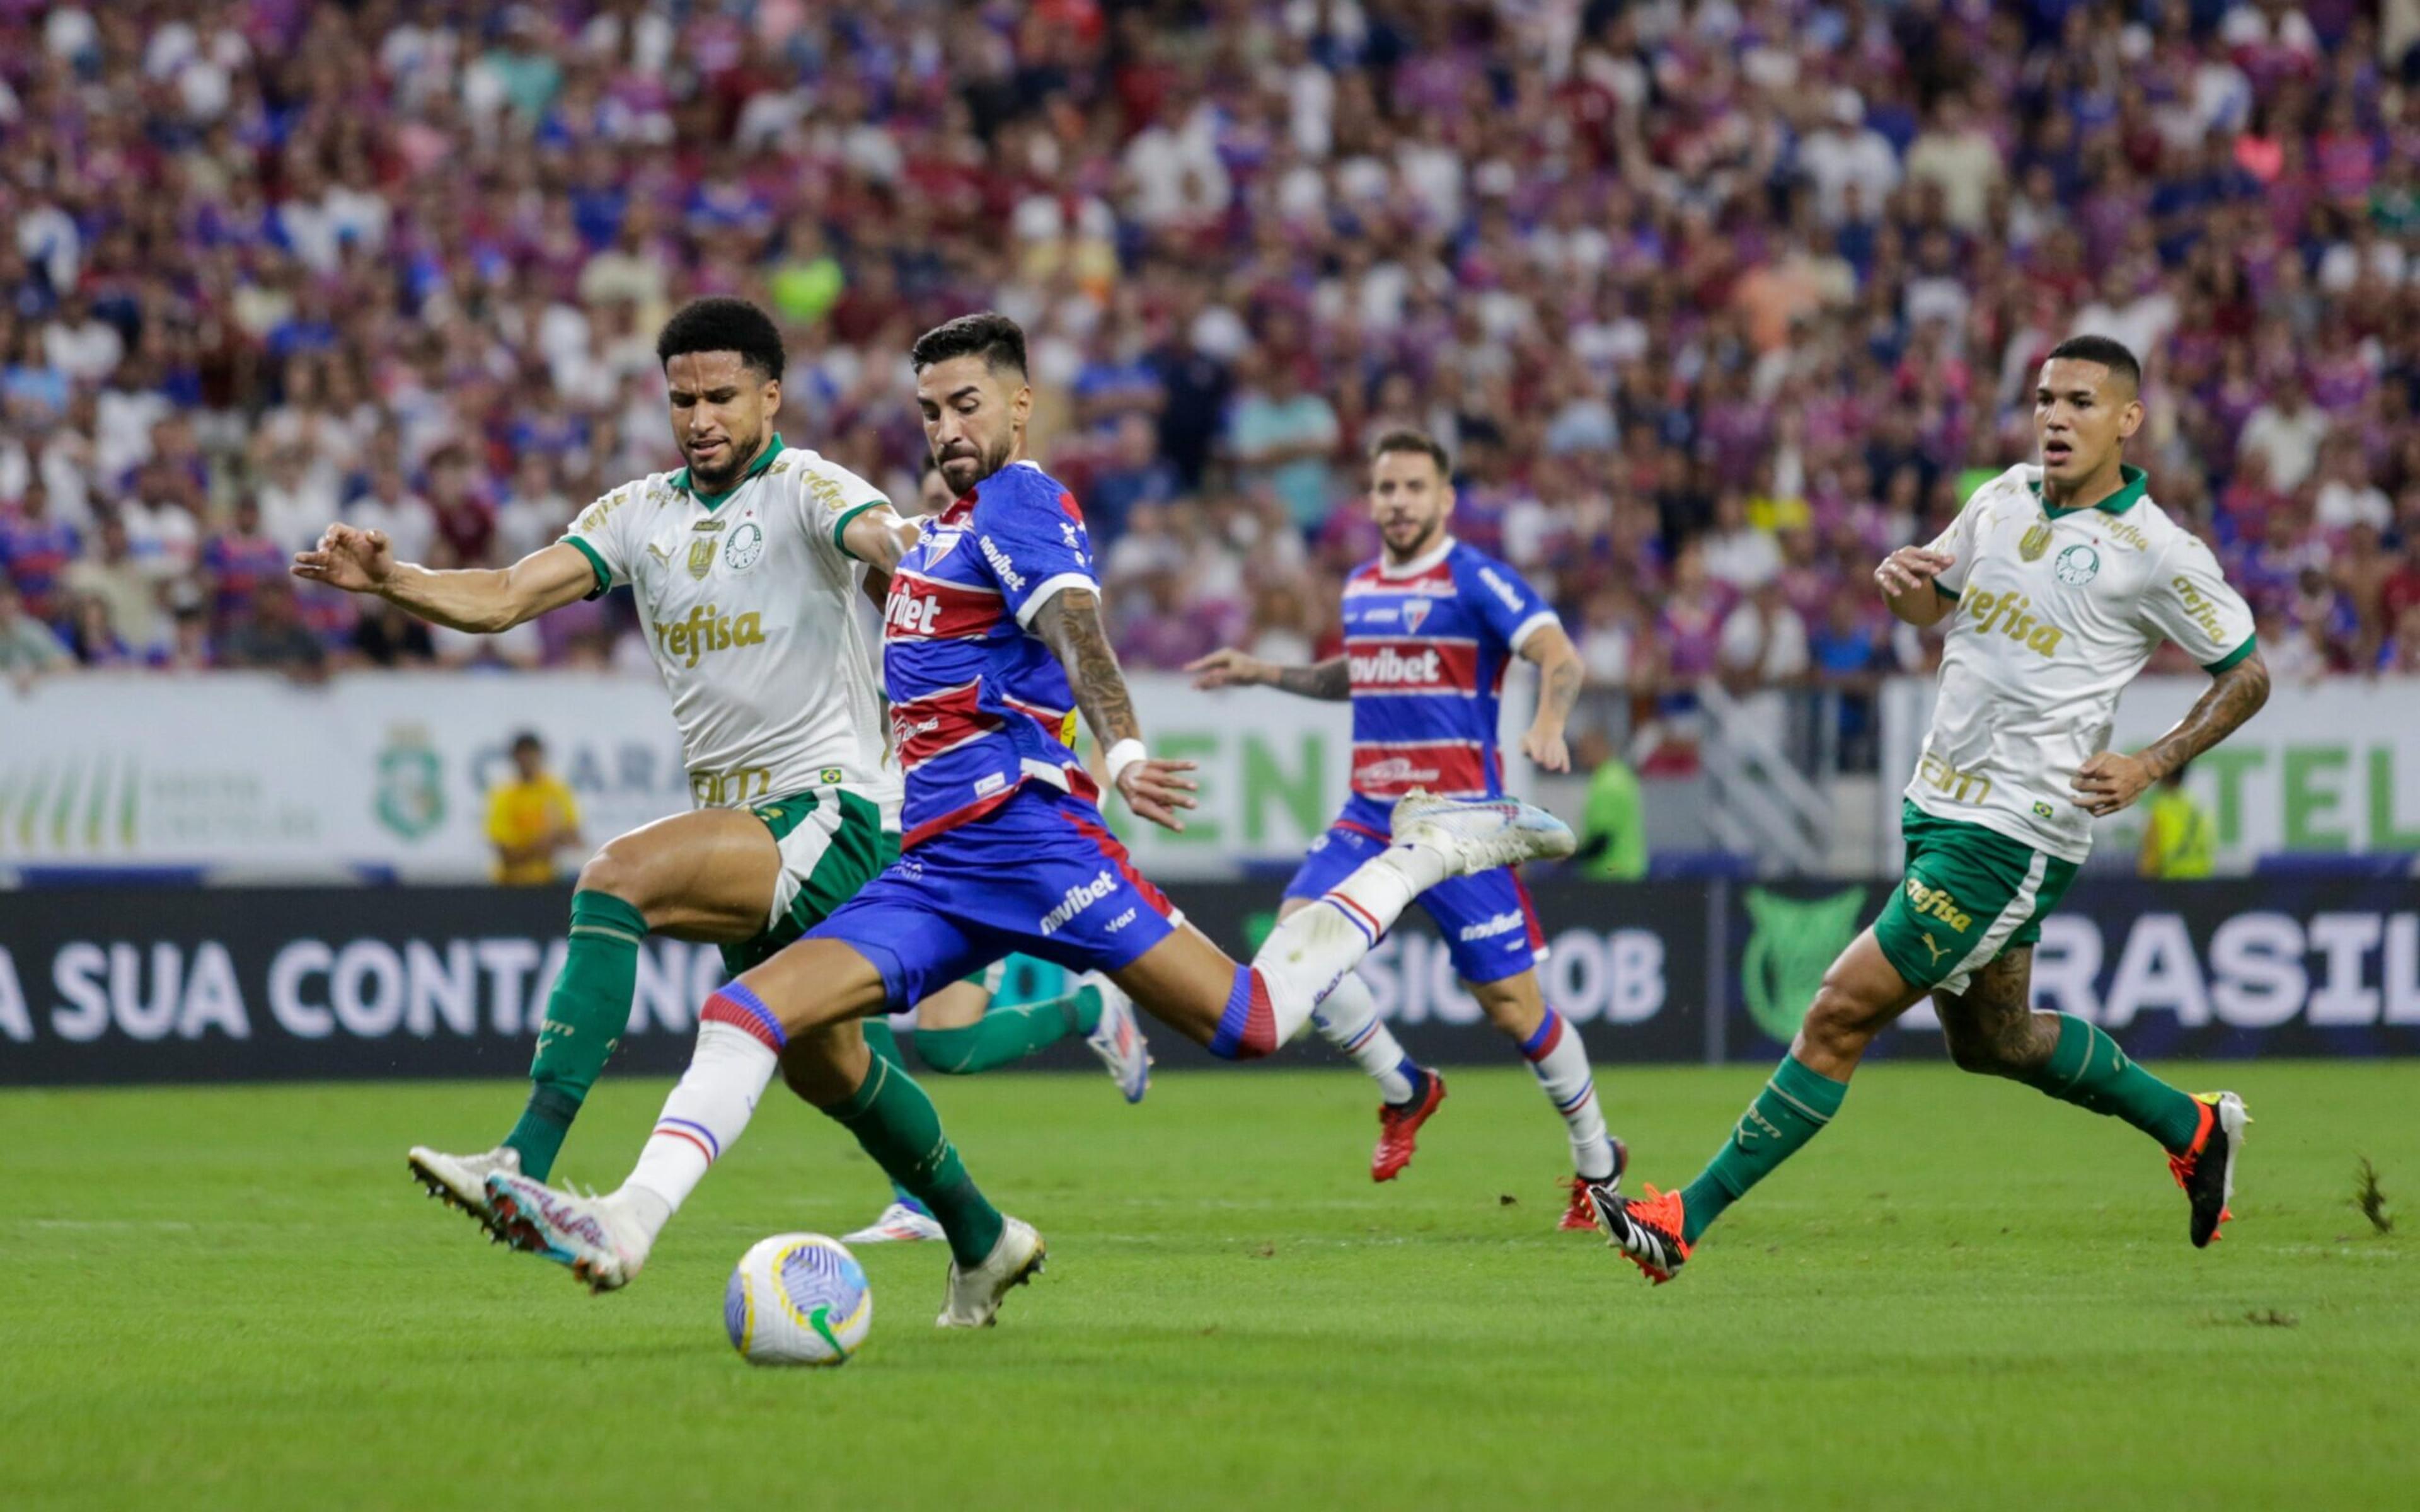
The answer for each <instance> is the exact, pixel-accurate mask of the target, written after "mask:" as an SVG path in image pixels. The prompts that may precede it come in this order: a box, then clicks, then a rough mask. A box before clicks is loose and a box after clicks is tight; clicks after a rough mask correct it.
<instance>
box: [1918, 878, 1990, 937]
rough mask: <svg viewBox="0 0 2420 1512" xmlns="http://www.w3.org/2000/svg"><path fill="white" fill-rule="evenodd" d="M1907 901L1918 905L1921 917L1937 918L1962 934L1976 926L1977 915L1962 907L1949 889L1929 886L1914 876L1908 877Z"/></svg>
mask: <svg viewBox="0 0 2420 1512" xmlns="http://www.w3.org/2000/svg"><path fill="white" fill-rule="evenodd" d="M1907 901H1908V902H1909V903H1913V904H1915V905H1916V913H1917V915H1918V916H1919V917H1922V918H1937V919H1939V920H1941V922H1943V923H1945V924H1947V925H1948V926H1949V927H1950V928H1951V929H1954V930H1956V931H1957V932H1958V933H1961V934H1963V933H1966V932H1967V931H1968V930H1970V929H1972V928H1974V927H1975V916H1974V915H1972V914H1970V913H1967V912H1966V911H1965V910H1964V909H1962V908H1960V907H1959V906H1958V900H1957V899H1955V898H1953V897H1951V896H1950V895H1949V893H1948V892H1947V890H1945V889H1943V888H1940V887H1926V886H1925V885H1924V884H1923V883H1921V882H1918V881H1917V880H1916V878H1914V877H1910V878H1908V879H1907Z"/></svg>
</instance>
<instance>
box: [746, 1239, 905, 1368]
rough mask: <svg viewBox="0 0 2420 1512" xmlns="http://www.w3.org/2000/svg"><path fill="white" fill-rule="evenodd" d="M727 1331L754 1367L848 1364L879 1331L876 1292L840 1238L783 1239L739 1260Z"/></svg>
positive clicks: (760, 1244) (763, 1243)
mask: <svg viewBox="0 0 2420 1512" xmlns="http://www.w3.org/2000/svg"><path fill="white" fill-rule="evenodd" d="M722 1326H723V1328H724V1330H725V1331H727V1332H728V1333H729V1334H730V1335H731V1347H732V1348H733V1349H735V1350H738V1351H739V1352H740V1353H741V1354H742V1355H744V1356H746V1357H747V1360H748V1363H749V1364H750V1365H846V1364H847V1363H848V1359H849V1356H851V1355H853V1354H855V1353H856V1352H857V1350H858V1347H859V1346H860V1345H861V1344H863V1343H864V1342H865V1335H866V1331H867V1330H868V1329H870V1328H872V1327H873V1326H874V1288H873V1287H872V1286H871V1285H869V1284H868V1283H867V1281H866V1279H865V1269H864V1267H862V1266H861V1265H859V1264H858V1263H857V1257H856V1256H854V1255H851V1254H850V1253H849V1252H848V1247H847V1246H846V1245H845V1244H843V1243H842V1242H840V1241H839V1240H837V1239H828V1238H826V1237H825V1236H823V1235H821V1234H776V1235H774V1236H773V1237H772V1238H770V1239H767V1240H760V1241H759V1242H757V1243H756V1245H755V1246H754V1247H753V1248H752V1249H750V1250H749V1252H748V1253H747V1254H745V1255H742V1256H741V1257H739V1264H738V1266H737V1268H735V1269H734V1270H733V1271H732V1273H731V1284H730V1285H729V1286H727V1287H725V1288H723V1292H722Z"/></svg>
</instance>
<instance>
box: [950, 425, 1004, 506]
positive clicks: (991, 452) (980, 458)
mask: <svg viewBox="0 0 2420 1512" xmlns="http://www.w3.org/2000/svg"><path fill="white" fill-rule="evenodd" d="M1014 455H1016V438H1014V437H1011V438H1010V439H1009V440H1004V441H1002V442H1001V443H1000V444H999V445H998V446H994V447H991V448H989V449H987V450H985V451H983V452H979V453H977V454H976V455H973V456H954V457H951V458H949V459H948V460H947V461H944V462H942V463H941V481H942V482H943V483H946V484H948V485H949V486H950V492H951V493H952V494H953V495H954V496H956V497H960V498H963V497H965V496H966V495H967V494H970V493H972V492H973V491H974V489H975V486H976V485H977V484H980V483H981V482H983V481H984V480H985V478H988V477H990V476H991V475H992V474H993V473H995V472H998V471H1000V470H1001V469H1002V468H1004V467H1006V466H1008V460H1009V458H1010V457H1012V456H1014ZM968 468H972V469H973V470H974V471H973V472H972V473H971V474H970V475H969V476H968V477H967V480H966V482H965V483H963V484H961V483H959V482H958V481H957V479H955V478H953V477H952V476H950V474H951V471H953V470H957V471H962V472H963V471H964V470H966V469H968Z"/></svg>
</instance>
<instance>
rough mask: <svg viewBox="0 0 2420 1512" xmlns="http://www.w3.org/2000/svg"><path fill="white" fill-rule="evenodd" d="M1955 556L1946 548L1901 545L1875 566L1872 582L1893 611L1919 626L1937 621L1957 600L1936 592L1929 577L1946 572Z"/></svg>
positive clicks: (1902, 618) (1901, 617) (1909, 622)
mask: <svg viewBox="0 0 2420 1512" xmlns="http://www.w3.org/2000/svg"><path fill="white" fill-rule="evenodd" d="M1957 560H1958V559H1957V558H1956V557H1953V556H1951V555H1950V554H1949V553H1948V552H1947V551H1935V550H1932V549H1931V548H1926V547H1921V546H1903V547H1900V548H1899V549H1898V550H1896V551H1894V552H1892V553H1891V554H1890V555H1889V556H1886V557H1885V558H1883V561H1882V565H1880V566H1878V567H1876V568H1875V569H1874V583H1875V585H1876V586H1877V587H1879V588H1881V589H1882V591H1883V602H1884V603H1885V604H1886V605H1888V606H1889V607H1890V611H1891V613H1892V614H1894V615H1896V616H1898V617H1899V618H1900V619H1901V620H1904V621H1906V622H1907V623H1908V624H1910V625H1916V627H1918V628H1919V629H1920V628H1922V627H1923V626H1925V625H1933V624H1937V623H1939V621H1940V620H1941V618H1942V616H1943V615H1946V614H1947V613H1948V612H1949V606H1950V605H1952V604H1954V603H1956V602H1957V600H1956V599H1954V598H1950V597H1948V596H1947V595H1946V594H1942V593H1940V592H1939V591H1937V590H1936V589H1935V588H1934V587H1933V585H1932V579H1935V578H1938V577H1940V576H1941V575H1942V574H1943V573H1945V572H1947V571H1948V570H1949V568H1950V566H1951V564H1952V563H1955V562H1956V561H1957Z"/></svg>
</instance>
